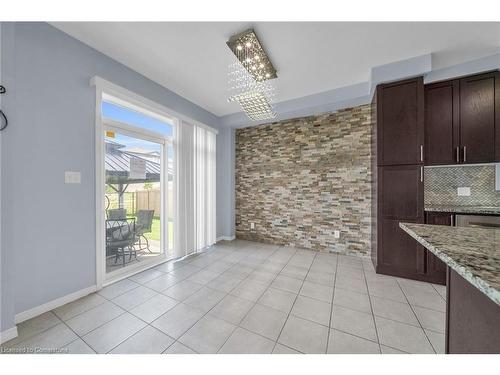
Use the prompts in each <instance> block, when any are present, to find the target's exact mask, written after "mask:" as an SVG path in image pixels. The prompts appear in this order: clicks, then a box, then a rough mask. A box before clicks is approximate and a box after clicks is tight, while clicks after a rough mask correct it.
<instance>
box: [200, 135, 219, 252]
mask: <svg viewBox="0 0 500 375" xmlns="http://www.w3.org/2000/svg"><path fill="white" fill-rule="evenodd" d="M195 155H196V156H195V202H196V203H195V209H196V213H195V217H196V247H197V249H198V250H199V249H203V248H205V247H207V246H210V245H212V244H213V243H215V134H214V133H213V132H211V131H209V130H206V129H203V128H200V127H196V131H195Z"/></svg>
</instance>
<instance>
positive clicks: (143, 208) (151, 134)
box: [102, 101, 174, 281]
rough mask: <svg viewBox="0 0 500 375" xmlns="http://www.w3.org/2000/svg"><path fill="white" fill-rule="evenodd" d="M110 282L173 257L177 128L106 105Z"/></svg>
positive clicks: (106, 261)
mask: <svg viewBox="0 0 500 375" xmlns="http://www.w3.org/2000/svg"><path fill="white" fill-rule="evenodd" d="M102 125H103V133H104V134H103V142H104V158H103V160H102V162H103V164H104V165H103V170H104V176H103V177H104V181H103V182H104V190H103V191H104V194H103V197H102V199H103V200H104V207H103V208H104V218H103V225H102V231H103V238H104V239H105V251H103V258H104V259H103V263H104V267H103V268H104V270H105V273H104V275H105V277H104V280H105V281H106V280H107V281H112V280H114V279H119V278H122V277H126V276H127V275H128V274H132V273H135V272H138V271H139V270H141V269H145V268H148V267H151V266H154V265H155V264H159V263H161V262H163V261H165V260H167V259H170V258H172V256H173V247H174V246H173V239H174V238H173V237H174V234H173V231H174V226H173V212H174V211H173V201H174V190H173V188H174V184H173V180H174V172H173V166H174V163H173V158H174V153H173V142H172V133H173V126H172V125H171V124H169V123H168V121H162V119H160V120H159V119H158V118H154V117H151V116H148V115H147V114H144V113H141V112H139V111H137V110H136V109H131V108H128V107H126V106H124V105H118V104H116V103H113V102H111V101H109V102H108V101H103V103H102Z"/></svg>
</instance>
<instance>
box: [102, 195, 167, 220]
mask: <svg viewBox="0 0 500 375" xmlns="http://www.w3.org/2000/svg"><path fill="white" fill-rule="evenodd" d="M106 196H107V197H108V199H109V207H108V208H109V209H112V208H118V207H119V200H118V194H116V193H112V194H110V193H108V194H106ZM168 197H169V202H168V203H169V204H168V216H169V217H170V218H172V217H173V212H174V205H173V199H172V197H173V194H172V191H169V194H168ZM123 208H125V209H126V210H127V214H128V215H134V214H135V213H136V212H137V211H138V210H154V212H155V213H154V216H156V217H158V216H160V212H161V195H160V190H159V189H151V190H138V191H134V192H125V193H124V194H123Z"/></svg>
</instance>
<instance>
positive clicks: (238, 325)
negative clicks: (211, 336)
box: [217, 246, 297, 353]
mask: <svg viewBox="0 0 500 375" xmlns="http://www.w3.org/2000/svg"><path fill="white" fill-rule="evenodd" d="M280 248H282V246H279V247H278V248H277V249H275V250H274V251H273V253H272V254H274V253H276V252H277V251H279V249H280ZM296 253H297V251H295V253H294V254H296ZM272 254H270V255H269V257H271V256H272ZM292 256H293V255H292ZM269 257H267V258H266V259H269ZM290 259H291V257H290ZM262 263H264V262H262ZM287 264H288V262H287V263H285V265H284V266H283V267H282V268H281V270H280V272H281V271H282V270H283V268H285V267H286V265H287ZM252 273H253V272H252ZM250 275H251V274H250ZM250 275H249V277H250ZM278 275H279V272H278V273H277V274H276V276H275V277H274V278H273V280H272V281H271V282H270V283H269V285H268V286H267V287H266V289H265V290H264V291H263V292H262V294H261V295H260V296H259V297H258V298H257V299H256V300H255V301H252V302H253V305H252V306H251V307H250V308H249V309H248V311H247V312H246V314H245V315H244V316H243V318H241V320H240V322H239V323H238V324H237V325H236V327H237V328H243V329H246V328H244V327H241V326H240V324H241V323H242V322H243V321H244V320H245V318H246V317H247V316H248V314H249V313H250V311H252V309H253V308H254V307H255V305H257V302H258V301H259V299H260V298H261V297H262V296H263V295H264V293H265V292H266V291H267V290H268V289H269V287H270V286H271V284H272V283H273V281H274V280H276V278H277V277H278ZM234 297H236V296H234ZM235 330H236V328H235V329H234V330H233V332H231V335H229V336H228V337H227V339H226V340H225V341H224V344H222V346H221V347H220V348H219V349H218V350H217V352H219V351H220V350H221V349H222V348H223V347H224V345H225V344H226V342H227V340H229V338H230V337H231V336H232V334H233V333H234V331H235ZM247 331H249V332H252V333H254V334H258V333H256V332H253V331H250V330H248V329H247ZM258 335H259V336H262V335H260V334H258ZM262 337H265V336H262ZM265 338H267V339H268V340H269V338H268V337H265ZM276 340H277V338H276ZM276 340H275V341H274V346H273V349H272V351H271V353H272V352H273V351H274V348H275V346H276Z"/></svg>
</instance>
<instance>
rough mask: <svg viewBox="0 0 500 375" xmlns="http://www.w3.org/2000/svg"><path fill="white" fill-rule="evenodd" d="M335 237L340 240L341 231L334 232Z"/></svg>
mask: <svg viewBox="0 0 500 375" xmlns="http://www.w3.org/2000/svg"><path fill="white" fill-rule="evenodd" d="M333 236H334V237H335V238H340V231H339V230H334V231H333Z"/></svg>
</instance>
